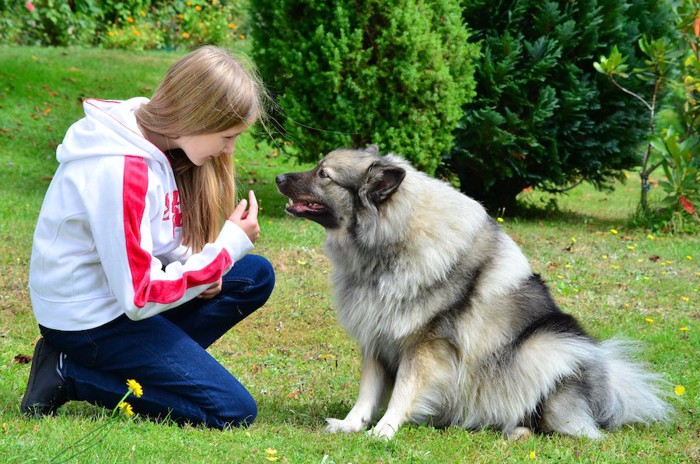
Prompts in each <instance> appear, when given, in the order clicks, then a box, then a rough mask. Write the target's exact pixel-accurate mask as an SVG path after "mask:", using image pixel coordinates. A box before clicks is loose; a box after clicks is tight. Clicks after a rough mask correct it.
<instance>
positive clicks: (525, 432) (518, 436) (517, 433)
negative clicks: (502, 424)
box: [504, 427, 532, 441]
mask: <svg viewBox="0 0 700 464" xmlns="http://www.w3.org/2000/svg"><path fill="white" fill-rule="evenodd" d="M504 433H505V436H506V438H507V439H508V441H524V440H526V439H528V438H529V437H530V435H532V430H531V429H530V428H528V427H515V428H514V429H513V430H512V431H509V432H504Z"/></svg>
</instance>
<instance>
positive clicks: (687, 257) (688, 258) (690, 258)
mask: <svg viewBox="0 0 700 464" xmlns="http://www.w3.org/2000/svg"><path fill="white" fill-rule="evenodd" d="M685 259H687V260H688V261H692V260H693V257H692V256H690V255H688V256H686V257H685Z"/></svg>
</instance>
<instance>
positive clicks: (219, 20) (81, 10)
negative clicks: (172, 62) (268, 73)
mask: <svg viewBox="0 0 700 464" xmlns="http://www.w3.org/2000/svg"><path fill="white" fill-rule="evenodd" d="M246 8H247V0H188V1H185V0H166V1H151V0H127V1H117V0H103V1H99V0H73V1H67V0H32V1H28V2H19V1H15V2H10V1H0V41H2V42H3V43H14V44H19V45H56V46H70V45H82V46H103V47H105V48H119V49H126V50H153V49H166V50H174V49H188V48H191V47H193V46H196V45H199V44H204V43H207V44H216V45H221V46H225V47H237V46H238V45H239V44H241V43H244V42H243V41H244V40H245V30H244V26H243V24H242V18H243V17H244V12H245V9H246Z"/></svg>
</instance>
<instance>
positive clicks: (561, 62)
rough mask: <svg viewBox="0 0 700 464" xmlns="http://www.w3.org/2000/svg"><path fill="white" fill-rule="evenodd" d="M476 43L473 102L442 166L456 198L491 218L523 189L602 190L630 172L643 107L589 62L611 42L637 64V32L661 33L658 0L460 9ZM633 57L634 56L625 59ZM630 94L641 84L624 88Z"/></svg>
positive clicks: (534, 1) (663, 23)
mask: <svg viewBox="0 0 700 464" xmlns="http://www.w3.org/2000/svg"><path fill="white" fill-rule="evenodd" d="M463 5H464V18H465V20H466V22H467V23H468V25H469V27H470V28H471V29H472V30H473V31H474V32H473V35H472V37H471V38H470V41H472V42H477V41H479V42H481V43H482V44H483V51H482V57H481V59H480V60H479V62H478V66H477V71H476V74H475V79H476V81H477V87H476V93H477V97H476V98H475V99H473V100H472V101H471V102H470V103H468V104H467V105H466V106H465V111H464V118H463V119H462V120H461V122H460V124H459V128H458V129H457V130H456V131H455V147H454V149H453V150H452V152H451V153H450V155H449V167H450V168H451V169H452V170H453V172H454V173H455V174H456V175H457V176H458V178H459V180H460V186H461V189H462V191H464V192H465V193H467V194H469V195H470V196H473V197H475V198H477V199H479V200H481V201H482V202H484V203H485V204H486V205H487V206H488V207H490V209H491V210H492V211H495V210H497V209H502V208H512V207H514V206H515V201H516V196H517V195H518V193H519V192H520V191H522V190H523V189H524V188H526V187H538V188H542V189H545V190H550V191H560V190H564V189H566V188H567V187H568V186H571V185H575V184H576V183H577V182H580V181H584V180H585V181H589V182H591V183H593V184H594V185H596V186H597V187H599V188H603V187H605V186H606V185H608V184H609V182H610V181H612V180H613V179H616V178H621V176H622V174H623V170H625V169H630V168H634V167H636V166H638V165H639V164H640V155H639V152H640V150H639V145H640V144H641V143H643V142H644V131H645V129H646V127H647V124H648V120H647V119H648V118H647V116H646V114H645V111H646V110H645V108H644V107H643V105H641V104H640V103H638V102H635V101H633V100H632V99H630V98H629V97H628V96H626V95H623V94H622V93H621V92H619V90H617V89H615V88H614V87H613V86H612V85H611V83H610V82H609V81H607V80H606V79H605V78H604V76H602V75H599V74H598V73H597V72H596V71H595V69H594V67H593V62H594V61H595V60H597V59H598V58H599V56H600V55H601V54H603V53H606V52H607V51H608V50H609V48H610V47H611V45H613V44H617V45H618V46H619V47H620V48H621V50H622V51H623V53H625V54H627V55H628V56H630V57H631V62H630V63H629V64H630V66H631V67H634V66H636V65H637V64H640V63H641V61H640V60H641V58H640V55H641V54H640V53H639V52H638V51H635V46H636V43H637V41H638V40H639V38H640V37H641V36H642V34H647V35H654V36H658V35H659V33H662V32H663V31H664V29H668V28H669V24H670V23H669V21H670V18H671V16H670V11H669V7H668V2H666V1H664V0H557V1H553V0H545V1H542V0H519V1H505V2H492V1H490V0H466V1H463ZM635 52H636V53H635ZM631 85H632V86H633V90H635V89H639V88H640V86H642V85H644V83H643V82H642V81H637V82H634V83H632V84H631Z"/></svg>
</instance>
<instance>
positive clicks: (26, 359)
mask: <svg viewBox="0 0 700 464" xmlns="http://www.w3.org/2000/svg"><path fill="white" fill-rule="evenodd" d="M14 362H16V363H17V364H29V363H30V362H32V357H31V356H30V355H28V354H18V355H17V356H15V358H14Z"/></svg>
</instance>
